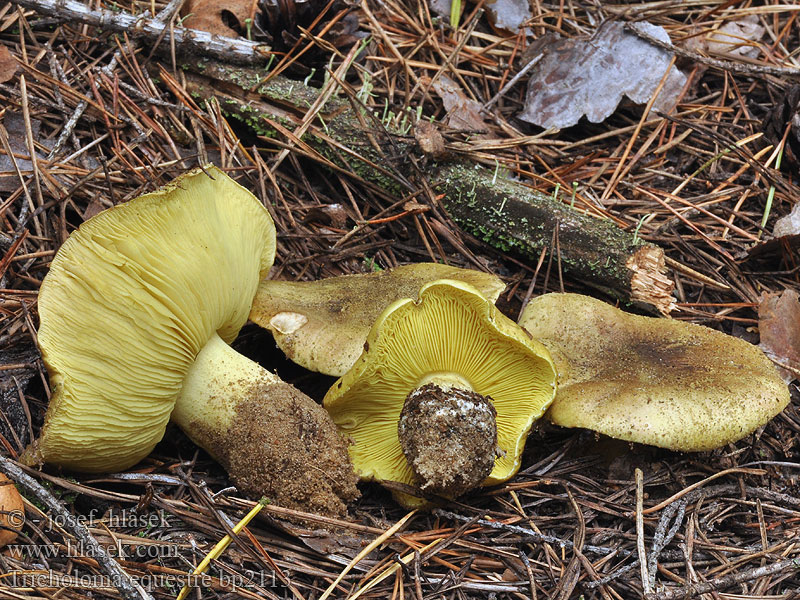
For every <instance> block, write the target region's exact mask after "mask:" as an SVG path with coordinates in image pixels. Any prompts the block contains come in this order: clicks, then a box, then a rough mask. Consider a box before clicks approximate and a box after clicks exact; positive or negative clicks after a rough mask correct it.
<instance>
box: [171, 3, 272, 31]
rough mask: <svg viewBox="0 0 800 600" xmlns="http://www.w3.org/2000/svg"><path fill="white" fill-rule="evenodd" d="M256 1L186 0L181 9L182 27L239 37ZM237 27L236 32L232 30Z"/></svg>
mask: <svg viewBox="0 0 800 600" xmlns="http://www.w3.org/2000/svg"><path fill="white" fill-rule="evenodd" d="M254 2H257V0H221V1H220V0H186V2H185V3H184V5H183V8H182V9H181V15H183V16H185V17H186V18H185V19H184V20H183V25H184V27H189V28H190V29H199V30H201V31H207V32H208V33H212V34H215V35H222V36H225V37H234V38H235V37H239V35H240V33H239V32H240V31H243V30H244V29H245V26H246V23H247V19H248V18H250V15H251V14H252V11H253V4H254ZM234 27H238V31H237V30H236V29H234Z"/></svg>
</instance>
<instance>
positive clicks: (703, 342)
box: [519, 294, 789, 452]
mask: <svg viewBox="0 0 800 600" xmlns="http://www.w3.org/2000/svg"><path fill="white" fill-rule="evenodd" d="M519 323H520V325H522V326H523V327H524V328H525V329H527V330H528V331H529V332H530V333H531V335H533V336H534V337H535V338H536V339H538V340H540V341H541V342H542V343H543V344H544V345H545V346H547V348H548V349H549V350H550V352H551V354H552V355H553V360H554V361H555V364H556V368H557V370H558V392H557V394H556V399H555V400H554V401H553V404H552V405H551V406H550V409H549V410H548V412H547V417H548V418H549V419H550V420H551V421H552V422H553V423H555V424H557V425H561V426H563V427H583V428H586V429H591V430H593V431H598V432H600V433H603V434H605V435H608V436H611V437H614V438H618V439H622V440H627V441H630V442H638V443H641V444H649V445H652V446H659V447H662V448H668V449H671V450H680V451H686V452H694V451H703V450H711V449H713V448H718V447H720V446H723V445H725V444H727V443H728V442H733V441H736V440H738V439H741V438H742V437H744V436H746V435H747V434H749V433H751V432H753V431H754V430H755V429H756V428H757V427H759V426H761V425H763V424H765V423H766V422H767V421H769V420H770V419H771V418H772V417H774V416H775V415H777V414H778V413H779V412H781V410H783V409H784V407H786V405H787V404H788V402H789V390H788V388H787V386H786V384H784V382H783V381H782V380H781V378H780V377H779V375H778V373H777V371H776V369H775V367H774V366H773V365H772V363H771V362H770V361H769V359H767V357H766V356H764V354H763V353H762V352H761V350H759V349H758V348H757V347H756V346H753V345H751V344H748V343H747V342H745V341H744V340H741V339H738V338H735V337H732V336H729V335H726V334H724V333H721V332H719V331H715V330H713V329H709V328H707V327H703V326H702V325H695V324H692V323H686V322H683V321H674V320H670V319H659V318H654V317H643V316H638V315H632V314H628V313H626V312H623V311H622V310H619V309H618V308H614V307H613V306H610V305H608V304H606V303H605V302H602V301H600V300H596V299H594V298H591V297H588V296H582V295H580V294H545V295H543V296H539V297H538V298H534V299H533V300H532V301H531V302H530V304H528V306H527V307H526V309H525V310H524V311H523V314H522V317H521V318H520V321H519Z"/></svg>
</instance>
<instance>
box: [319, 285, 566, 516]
mask: <svg viewBox="0 0 800 600" xmlns="http://www.w3.org/2000/svg"><path fill="white" fill-rule="evenodd" d="M554 393H555V369H554V367H553V365H552V362H551V360H550V355H549V353H548V352H547V350H546V349H545V348H544V347H543V346H542V345H541V344H539V343H538V342H537V341H535V340H533V339H532V338H531V337H530V336H529V335H528V334H527V333H526V332H525V331H524V330H523V329H521V328H520V327H518V326H517V325H516V324H515V323H514V322H513V321H511V320H510V319H508V318H507V317H505V316H504V315H503V314H501V313H500V312H499V311H498V310H497V308H495V306H494V305H493V304H492V303H491V302H490V301H488V300H487V299H486V298H484V297H483V296H482V295H481V294H480V293H479V292H478V291H477V290H476V289H475V288H474V287H472V286H470V285H469V284H466V283H462V282H458V281H452V280H443V281H436V282H432V283H429V284H426V285H424V286H423V287H422V289H421V290H420V291H419V299H418V300H416V301H414V300H411V299H409V298H406V299H403V300H398V301H396V302H394V303H393V304H392V305H390V306H389V307H388V308H387V309H386V310H385V311H384V312H383V314H382V315H381V316H380V317H379V318H378V320H377V321H376V322H375V324H374V326H373V327H372V330H371V331H370V333H369V336H368V337H367V342H366V344H365V345H364V352H363V354H362V355H361V356H360V357H359V358H358V360H357V361H356V362H355V364H354V365H353V367H352V369H350V371H348V372H347V374H345V375H344V376H343V377H342V378H341V379H340V380H339V381H338V382H337V383H335V384H334V385H333V386H332V387H331V389H330V390H329V391H328V393H327V395H326V396H325V400H324V405H325V408H327V409H328V411H329V412H330V413H331V416H332V417H333V420H334V421H335V422H336V424H337V426H338V427H339V428H340V430H341V431H342V432H343V433H344V434H345V435H346V436H347V437H349V438H350V440H351V442H352V443H351V445H350V456H351V458H352V459H353V464H354V466H355V469H356V472H357V473H358V474H359V475H360V476H361V477H362V478H364V479H369V480H375V481H394V482H399V483H403V484H408V485H414V486H417V487H418V488H419V489H420V490H421V495H424V492H430V493H434V494H437V495H440V496H446V497H455V496H457V495H459V494H461V493H463V492H465V491H467V490H468V489H471V488H473V487H475V486H477V485H491V484H495V483H499V482H502V481H505V480H507V479H509V478H510V477H511V476H513V475H514V474H515V473H516V472H517V470H518V469H519V466H520V456H521V453H522V449H523V447H524V444H525V439H526V437H527V435H528V432H529V430H530V428H531V425H532V424H533V422H534V421H535V420H536V419H538V418H539V417H540V416H541V415H542V413H543V412H544V411H545V409H546V408H547V406H548V405H549V404H550V402H551V401H552V399H553V395H554ZM465 457H466V458H465ZM475 464H477V465H479V467H478V468H473V465H475ZM395 496H396V497H397V499H398V500H399V501H400V502H401V503H402V504H404V505H407V506H415V505H419V504H421V503H422V502H423V501H422V499H421V498H420V497H415V496H411V495H407V494H403V493H396V494H395Z"/></svg>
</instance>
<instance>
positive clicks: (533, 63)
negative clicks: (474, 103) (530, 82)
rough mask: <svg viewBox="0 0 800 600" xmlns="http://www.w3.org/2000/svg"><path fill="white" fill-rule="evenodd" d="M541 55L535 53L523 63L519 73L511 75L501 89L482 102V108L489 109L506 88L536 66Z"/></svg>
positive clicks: (510, 86) (504, 92) (509, 87)
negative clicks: (484, 102)
mask: <svg viewBox="0 0 800 600" xmlns="http://www.w3.org/2000/svg"><path fill="white" fill-rule="evenodd" d="M543 56H544V54H537V55H536V56H534V57H533V58H532V59H531V60H529V61H528V64H527V65H525V66H524V67H522V68H521V69H520V70H519V73H517V74H516V75H514V77H512V78H511V81H509V82H508V83H507V84H505V85H504V86H503V89H502V90H500V91H499V92H497V93H496V94H495V95H494V96H493V97H492V99H491V100H489V101H488V102H487V103H486V104H484V105H483V107H482V108H483V110H489V109H490V108H491V107H492V106H494V103H495V102H497V101H498V100H500V98H502V97H503V96H505V95H506V94H507V93H508V90H510V89H511V88H512V87H514V86H515V85H517V82H518V81H519V80H520V79H522V78H523V77H525V75H526V74H527V72H528V71H530V70H531V69H532V68H533V67H535V66H536V65H537V64H538V63H539V61H540V60H542V57H543Z"/></svg>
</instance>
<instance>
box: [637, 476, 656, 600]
mask: <svg viewBox="0 0 800 600" xmlns="http://www.w3.org/2000/svg"><path fill="white" fill-rule="evenodd" d="M634 473H635V475H636V553H637V554H638V555H639V572H640V574H641V576H642V589H643V590H644V595H645V596H646V595H647V594H650V593H652V592H653V587H652V586H651V585H650V577H649V576H648V574H647V552H646V551H645V545H644V515H643V514H642V509H643V508H644V475H643V474H642V470H641V469H639V468H638V467H637V469H636V471H634Z"/></svg>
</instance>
